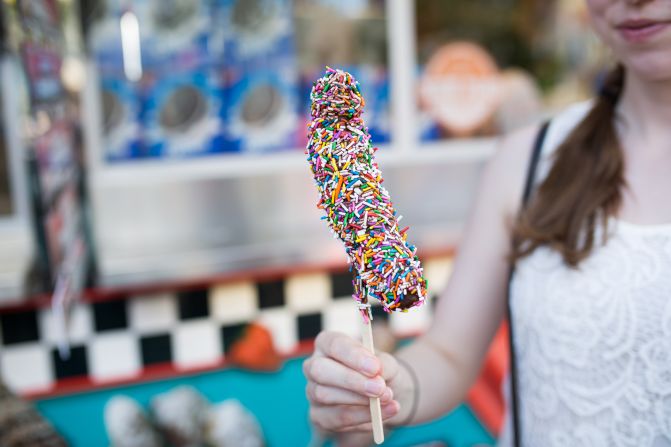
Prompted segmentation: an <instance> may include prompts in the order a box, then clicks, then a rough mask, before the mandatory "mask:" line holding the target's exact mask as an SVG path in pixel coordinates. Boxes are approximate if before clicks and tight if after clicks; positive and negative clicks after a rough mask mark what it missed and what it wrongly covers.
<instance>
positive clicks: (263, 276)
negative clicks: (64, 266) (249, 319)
mask: <svg viewBox="0 0 671 447" xmlns="http://www.w3.org/2000/svg"><path fill="white" fill-rule="evenodd" d="M420 252H421V253H422V258H424V259H431V258H437V257H451V256H454V253H455V249H454V248H453V247H443V248H435V249H424V250H420ZM346 268H347V263H344V262H342V261H331V262H322V263H317V264H314V263H313V264H296V265H292V266H289V267H285V266H282V267H263V268H258V269H251V270H241V271H236V272H229V273H221V274H216V275H208V276H202V277H195V278H191V279H186V280H176V281H158V282H151V283H143V284H133V285H124V286H107V287H105V286H101V287H94V288H91V289H86V290H85V291H84V293H83V294H82V301H84V302H87V303H94V302H100V301H109V300H115V299H120V298H123V297H125V296H129V295H143V294H146V295H151V294H155V293H159V292H168V291H181V290H189V289H195V288H199V287H210V286H212V285H215V284H217V285H218V284H226V283H230V282H237V281H270V280H274V279H280V278H284V277H286V276H289V275H296V274H301V273H303V274H304V273H315V272H329V273H330V272H336V271H339V270H343V269H346ZM50 299H51V294H48V293H47V294H39V295H33V296H31V297H29V298H26V299H25V300H22V301H20V302H14V303H7V304H0V313H12V312H22V311H26V310H33V309H39V308H43V307H48V306H49V305H50Z"/></svg>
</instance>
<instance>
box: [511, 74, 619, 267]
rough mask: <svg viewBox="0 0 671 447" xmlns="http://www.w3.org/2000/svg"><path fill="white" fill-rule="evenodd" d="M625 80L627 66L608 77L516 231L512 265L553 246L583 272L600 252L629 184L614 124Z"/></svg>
mask: <svg viewBox="0 0 671 447" xmlns="http://www.w3.org/2000/svg"><path fill="white" fill-rule="evenodd" d="M624 76H625V71H624V67H622V66H621V65H618V66H617V67H615V69H613V70H612V71H611V72H610V73H609V74H608V75H607V76H606V79H605V81H604V84H603V87H602V88H601V91H600V92H599V96H598V98H597V99H596V100H595V104H594V106H593V108H592V110H591V111H590V112H589V113H588V115H587V116H586V117H585V119H584V120H583V121H582V122H581V123H580V124H578V126H577V127H576V128H575V129H574V130H573V131H572V132H571V133H570V135H569V136H568V137H567V138H566V140H564V142H563V143H562V144H561V145H560V146H559V147H558V148H557V150H556V152H555V153H554V159H553V160H552V168H551V169H550V172H549V173H548V175H547V177H546V178H545V179H544V180H543V181H542V183H541V184H540V185H539V186H538V188H537V190H536V191H535V192H534V194H533V196H532V197H531V200H530V201H529V204H528V206H527V207H526V208H525V209H524V210H523V211H522V212H521V213H520V216H519V218H518V220H517V222H516V223H515V226H514V227H513V250H512V254H511V260H512V261H516V260H518V259H520V258H522V257H524V256H526V255H528V254H530V253H531V252H533V251H534V250H535V249H536V248H538V247H540V246H548V247H550V248H553V249H554V250H556V251H557V252H559V253H560V254H561V256H562V257H563V259H564V262H565V263H566V264H567V265H569V266H571V267H577V265H578V264H579V263H580V261H582V260H583V259H585V258H586V257H587V256H589V254H590V253H591V251H592V248H593V247H594V242H595V241H594V238H595V232H594V230H595V228H596V226H597V225H602V226H603V227H604V229H605V226H606V224H607V218H608V217H609V216H612V215H614V214H615V213H616V212H617V211H618V209H619V207H620V204H621V202H622V193H621V191H622V188H623V187H624V186H625V181H624V158H623V155H622V150H621V149H620V143H619V141H618V138H617V134H616V132H615V124H614V119H615V107H616V105H617V102H618V100H619V97H620V95H621V92H622V89H623V85H624ZM603 234H604V235H606V232H605V231H604V233H603Z"/></svg>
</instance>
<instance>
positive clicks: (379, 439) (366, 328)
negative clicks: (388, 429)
mask: <svg viewBox="0 0 671 447" xmlns="http://www.w3.org/2000/svg"><path fill="white" fill-rule="evenodd" d="M363 345H364V346H365V347H366V349H368V350H369V351H370V352H371V353H372V354H373V355H375V347H374V346H373V322H372V321H371V320H370V319H366V320H364V322H363ZM370 418H371V421H372V423H373V440H374V441H375V444H382V443H383V442H384V427H383V426H382V409H381V408H380V398H379V397H371V398H370Z"/></svg>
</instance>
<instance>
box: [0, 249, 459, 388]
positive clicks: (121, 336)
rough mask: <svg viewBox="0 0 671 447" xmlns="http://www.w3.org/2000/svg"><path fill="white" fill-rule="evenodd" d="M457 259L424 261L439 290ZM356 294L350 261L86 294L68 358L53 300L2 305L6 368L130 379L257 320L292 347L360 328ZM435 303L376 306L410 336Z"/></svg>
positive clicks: (204, 359) (207, 358)
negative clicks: (310, 269) (394, 308)
mask: <svg viewBox="0 0 671 447" xmlns="http://www.w3.org/2000/svg"><path fill="white" fill-rule="evenodd" d="M450 262H451V261H450V258H448V257H444V258H433V259H430V260H428V261H427V262H426V263H425V273H426V277H427V279H428V280H429V283H430V290H431V291H432V292H433V293H435V292H436V291H439V290H440V289H442V288H443V287H444V284H445V283H446V281H447V277H448V276H449V271H450V267H451V264H450ZM351 294H352V284H351V274H350V273H349V272H347V271H343V272H341V273H305V274H296V275H290V276H287V277H284V278H281V279H278V280H273V281H264V282H253V281H237V282H230V283H225V284H216V285H213V286H211V287H209V288H203V289H192V290H186V291H179V292H174V293H160V294H154V295H146V296H128V297H123V298H119V299H115V300H109V301H101V302H94V303H85V302H81V303H77V304H75V305H74V306H73V309H72V312H71V315H70V320H69V329H68V332H69V333H68V337H69V339H70V341H71V352H70V357H69V358H68V359H67V360H62V359H61V358H60V356H59V355H58V351H57V348H56V343H57V340H58V339H57V331H56V327H55V322H54V319H53V316H52V314H51V311H50V310H49V309H46V308H44V309H37V310H28V311H22V312H12V313H0V373H1V374H2V379H3V381H4V382H5V383H7V385H8V386H9V387H10V388H11V389H13V390H15V391H17V392H21V393H24V392H31V393H34V392H41V391H46V390H48V389H50V388H52V387H53V386H54V385H55V384H56V383H57V382H58V381H59V380H63V379H68V378H74V377H77V378H88V379H89V380H90V382H91V384H92V386H95V385H96V384H102V383H105V382H109V381H117V380H124V379H129V378H133V377H137V376H139V375H141V374H142V371H143V368H144V367H145V366H150V365H153V364H166V363H167V364H172V365H173V366H174V367H175V368H176V369H178V370H184V371H188V370H190V369H194V368H202V367H206V366H207V365H213V364H216V363H217V362H219V361H221V359H222V357H223V358H225V356H226V353H227V352H228V350H229V349H230V346H231V343H232V341H233V340H234V339H235V338H236V337H237V336H238V334H239V333H240V331H241V329H242V328H243V327H244V326H245V325H246V324H248V323H250V322H253V321H256V322H259V323H261V324H262V325H264V326H265V327H266V328H268V329H269V330H270V332H271V333H272V335H273V340H274V343H275V346H276V348H277V350H278V351H279V352H280V353H283V354H288V353H291V352H292V351H293V350H294V349H295V348H296V347H297V344H298V343H299V342H300V341H303V340H309V339H312V338H314V337H315V336H316V335H317V333H319V332H320V331H321V330H322V329H329V330H338V331H341V332H345V333H348V334H351V335H354V336H356V335H358V333H359V331H360V325H361V322H360V317H359V315H358V312H357V310H356V307H355V306H354V304H353V302H352V299H351ZM430 313H431V309H430V306H422V307H420V308H418V309H413V311H411V312H408V313H405V314H398V313H394V314H392V315H387V314H385V313H384V312H382V311H381V308H378V309H377V310H376V311H375V312H374V315H376V316H378V318H384V319H387V320H388V321H389V324H390V327H391V329H392V331H393V332H394V333H395V334H397V335H399V336H403V335H408V334H415V333H417V332H420V331H422V330H424V329H425V328H426V327H427V325H428V323H429V317H430Z"/></svg>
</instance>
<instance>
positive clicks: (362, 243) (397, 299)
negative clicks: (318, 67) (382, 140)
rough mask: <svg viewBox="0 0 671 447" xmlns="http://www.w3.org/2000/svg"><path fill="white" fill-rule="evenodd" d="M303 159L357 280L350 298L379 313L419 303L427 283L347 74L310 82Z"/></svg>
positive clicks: (361, 104) (358, 96) (359, 98)
mask: <svg viewBox="0 0 671 447" xmlns="http://www.w3.org/2000/svg"><path fill="white" fill-rule="evenodd" d="M310 99H311V100H312V108H311V117H312V121H311V123H310V130H309V135H308V137H309V141H308V144H307V148H306V154H307V156H308V161H309V163H310V168H311V170H312V174H313V175H314V179H315V183H316V185H317V189H318V190H319V196H320V198H319V203H318V204H317V206H318V207H319V208H321V209H323V210H324V211H325V212H326V216H325V217H323V219H326V220H327V222H328V224H329V226H330V227H331V229H332V230H333V232H334V233H335V234H336V235H337V236H338V237H339V238H340V239H341V240H342V241H343V242H344V244H345V249H346V251H347V255H348V258H349V261H350V264H351V266H352V267H354V272H355V273H356V277H355V279H354V298H355V299H356V300H357V301H358V302H359V303H360V304H363V305H365V304H366V303H367V302H368V297H374V298H377V299H378V300H380V302H381V303H382V305H383V306H384V308H385V310H387V311H393V310H407V309H409V308H411V307H413V306H418V305H420V304H422V303H423V302H424V298H425V296H426V285H427V283H426V280H425V279H424V277H423V275H422V267H421V265H420V262H419V258H418V257H417V255H416V248H415V247H414V246H413V245H411V244H409V243H408V242H407V240H406V239H407V234H406V231H407V230H408V228H407V227H406V228H403V229H399V220H401V217H398V218H397V216H396V211H394V208H393V206H392V203H391V200H390V198H389V193H388V192H387V190H386V189H385V188H384V187H383V186H382V182H383V179H382V174H381V172H380V169H379V168H378V165H377V163H376V162H375V159H374V154H375V152H376V151H377V148H376V147H373V145H372V144H371V141H370V135H369V134H368V129H367V128H366V126H365V125H364V122H363V119H362V117H361V114H362V112H363V107H364V99H363V96H361V91H360V90H359V83H358V82H357V81H356V80H355V79H354V78H353V77H352V75H350V74H349V73H347V72H344V71H342V70H334V69H332V68H328V67H327V69H326V73H325V74H324V76H323V77H322V78H320V79H319V80H318V81H317V82H315V84H314V87H313V88H312V92H311V94H310Z"/></svg>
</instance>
